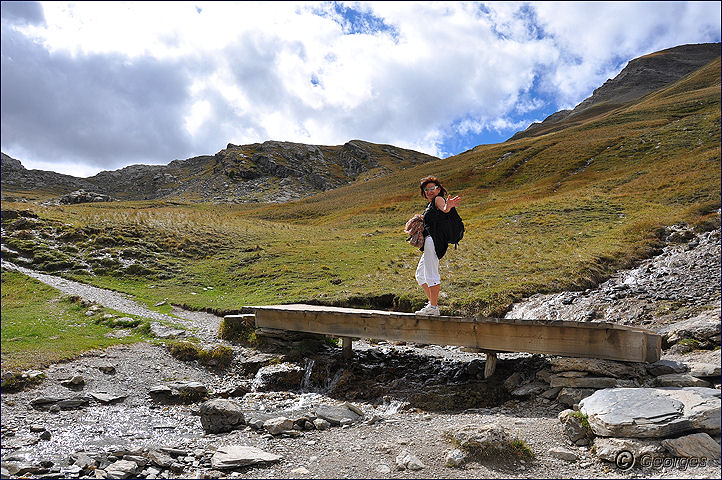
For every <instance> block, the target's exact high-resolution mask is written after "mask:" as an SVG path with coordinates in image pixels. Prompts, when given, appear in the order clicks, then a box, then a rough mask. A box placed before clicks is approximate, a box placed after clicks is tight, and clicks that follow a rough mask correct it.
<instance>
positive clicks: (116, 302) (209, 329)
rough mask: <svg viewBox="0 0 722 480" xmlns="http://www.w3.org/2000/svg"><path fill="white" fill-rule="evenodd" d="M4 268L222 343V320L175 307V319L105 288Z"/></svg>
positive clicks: (7, 265) (14, 267) (7, 264)
mask: <svg viewBox="0 0 722 480" xmlns="http://www.w3.org/2000/svg"><path fill="white" fill-rule="evenodd" d="M2 268H4V269H7V270H15V271H17V272H20V273H23V274H25V275H27V276H29V277H33V278H35V279H37V280H40V281H41V282H43V283H45V284H47V285H50V286H51V287H53V288H57V289H58V290H60V291H61V292H63V293H66V294H68V295H77V296H79V297H81V298H83V299H84V300H87V301H89V302H93V303H97V304H98V305H101V306H103V307H106V308H112V309H113V310H117V311H119V312H123V313H126V314H130V315H138V316H140V317H145V318H149V319H152V320H157V321H160V322H169V323H174V324H182V325H184V326H185V327H186V328H188V329H190V330H191V331H192V332H193V334H194V335H195V336H197V337H199V338H200V339H201V340H203V341H204V342H206V343H213V344H215V343H219V339H218V337H217V335H216V332H218V325H219V324H220V321H221V318H220V317H218V316H216V315H212V314H210V313H205V312H190V311H187V310H183V309H181V308H178V307H173V311H172V314H173V315H172V316H171V315H165V314H163V313H159V312H155V311H153V310H151V309H149V308H148V307H146V306H144V305H141V304H140V303H138V302H136V301H135V300H132V299H131V298H129V297H128V295H126V294H123V293H119V292H114V291H112V290H107V289H104V288H98V287H94V286H92V285H87V284H84V283H80V282H75V281H73V280H67V279H65V278H61V277H57V276H55V275H48V274H46V273H40V272H37V271H35V270H31V269H29V268H25V267H21V266H18V265H15V264H13V263H10V262H6V261H4V260H3V261H2Z"/></svg>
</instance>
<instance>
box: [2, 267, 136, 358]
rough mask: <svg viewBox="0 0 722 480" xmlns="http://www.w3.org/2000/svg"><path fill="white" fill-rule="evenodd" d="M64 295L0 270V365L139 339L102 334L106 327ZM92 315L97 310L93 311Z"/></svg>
mask: <svg viewBox="0 0 722 480" xmlns="http://www.w3.org/2000/svg"><path fill="white" fill-rule="evenodd" d="M87 310H88V309H87V308H86V307H83V306H82V305H81V304H80V303H75V302H73V301H72V300H71V299H70V297H68V296H66V295H64V294H62V293H61V292H60V291H58V290H56V289H54V288H52V287H49V286H47V285H45V284H43V283H41V282H39V281H37V280H35V279H33V278H30V277H28V276H26V275H23V274H21V273H17V272H7V271H3V272H2V322H1V323H2V327H1V328H2V370H3V372H6V371H18V370H25V369H30V368H43V367H46V366H48V365H49V364H51V363H56V362H61V361H64V360H68V359H70V358H73V357H74V356H76V355H78V354H80V353H83V352H86V351H88V350H93V349H101V348H105V347H108V346H110V345H115V344H119V343H131V342H137V341H139V340H140V337H139V336H138V335H131V336H128V337H125V338H121V339H118V338H106V337H105V336H104V335H105V334H106V333H108V332H111V331H112V328H109V327H107V326H103V325H98V324H96V323H95V322H94V320H93V318H92V317H87V316H86V315H85V312H86V311H87ZM96 315H97V314H96Z"/></svg>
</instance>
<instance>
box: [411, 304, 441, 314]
mask: <svg viewBox="0 0 722 480" xmlns="http://www.w3.org/2000/svg"><path fill="white" fill-rule="evenodd" d="M415 313H416V315H431V316H436V317H439V316H441V310H439V307H438V306H435V305H432V304H430V303H427V304H426V306H425V307H424V308H422V309H421V310H418V311H416V312H415Z"/></svg>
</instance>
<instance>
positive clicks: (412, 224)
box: [404, 213, 424, 248]
mask: <svg viewBox="0 0 722 480" xmlns="http://www.w3.org/2000/svg"><path fill="white" fill-rule="evenodd" d="M404 232H405V233H407V234H408V235H409V238H407V239H406V241H407V242H409V244H411V245H412V246H414V247H416V248H421V247H423V246H424V216H423V215H420V214H418V213H417V214H416V215H414V216H413V217H411V218H410V219H409V221H408V222H406V226H405V227H404Z"/></svg>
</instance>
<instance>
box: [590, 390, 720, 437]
mask: <svg viewBox="0 0 722 480" xmlns="http://www.w3.org/2000/svg"><path fill="white" fill-rule="evenodd" d="M579 407H580V410H581V412H582V413H584V414H585V415H587V418H588V420H589V425H590V426H591V428H592V431H593V432H594V434H595V435H599V436H605V437H638V438H657V437H668V436H671V435H675V434H680V433H684V432H687V431H690V430H702V431H705V432H708V433H712V434H719V432H720V392H719V390H715V389H711V388H702V387H686V388H613V389H608V390H599V391H597V392H595V393H594V394H592V395H591V396H589V397H587V398H585V399H583V400H582V401H581V402H580V403H579Z"/></svg>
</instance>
